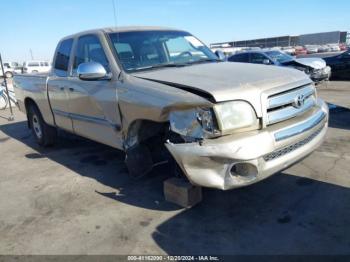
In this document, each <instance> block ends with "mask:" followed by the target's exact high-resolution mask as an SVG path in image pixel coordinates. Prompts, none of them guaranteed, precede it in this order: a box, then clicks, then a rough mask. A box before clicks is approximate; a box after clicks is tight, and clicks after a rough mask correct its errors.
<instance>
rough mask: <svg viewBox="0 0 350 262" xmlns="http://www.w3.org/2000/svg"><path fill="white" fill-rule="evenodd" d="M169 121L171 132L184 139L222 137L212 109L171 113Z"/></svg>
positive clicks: (195, 109)
mask: <svg viewBox="0 0 350 262" xmlns="http://www.w3.org/2000/svg"><path fill="white" fill-rule="evenodd" d="M169 120H170V128H171V130H172V131H173V132H175V133H177V134H179V135H181V136H183V137H184V138H194V139H203V138H211V137H215V136H218V135H220V132H219V131H218V129H217V124H216V120H215V115H214V112H213V110H212V109H210V108H208V109H203V108H193V109H188V110H183V111H174V112H171V113H170V116H169ZM185 140H186V141H188V139H185ZM190 140H191V139H190Z"/></svg>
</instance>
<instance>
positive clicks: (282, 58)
mask: <svg viewBox="0 0 350 262" xmlns="http://www.w3.org/2000/svg"><path fill="white" fill-rule="evenodd" d="M266 54H267V55H268V56H269V57H270V58H271V59H272V60H273V61H275V62H278V63H281V64H283V63H286V62H289V61H292V60H294V58H293V57H292V56H290V55H287V54H285V53H282V52H280V51H268V52H266Z"/></svg>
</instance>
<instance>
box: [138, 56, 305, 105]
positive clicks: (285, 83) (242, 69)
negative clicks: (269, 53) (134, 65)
mask: <svg viewBox="0 0 350 262" xmlns="http://www.w3.org/2000/svg"><path fill="white" fill-rule="evenodd" d="M132 75H133V76H134V77H138V78H142V79H145V80H150V81H155V82H161V83H164V84H169V85H172V84H176V85H181V86H184V87H187V88H192V89H193V90H197V91H200V92H205V93H207V94H210V95H211V96H212V97H213V98H214V99H215V101H216V102H221V101H228V100H234V99H243V100H247V101H250V102H251V103H252V104H253V103H255V104H257V103H258V101H259V103H260V96H261V92H263V91H264V90H267V89H273V88H277V89H278V91H280V90H281V88H282V90H281V91H283V89H285V90H287V89H290V88H295V87H297V86H300V85H303V84H308V83H310V82H311V80H310V79H309V78H308V77H307V76H306V75H305V74H304V73H303V72H301V71H299V70H295V69H290V68H283V67H278V66H266V65H255V64H248V63H231V62H221V63H206V64H197V65H192V66H186V67H176V68H162V69H159V70H153V71H143V72H136V73H133V74H132ZM173 86H175V85H173ZM253 100H254V101H253ZM257 100H258V101H257ZM260 104H261V103H260ZM260 107H261V105H260Z"/></svg>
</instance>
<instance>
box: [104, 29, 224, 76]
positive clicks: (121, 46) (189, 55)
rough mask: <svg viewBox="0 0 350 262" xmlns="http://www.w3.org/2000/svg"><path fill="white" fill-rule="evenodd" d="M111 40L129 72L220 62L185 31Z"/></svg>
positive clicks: (144, 33) (125, 34) (120, 35)
mask: <svg viewBox="0 0 350 262" xmlns="http://www.w3.org/2000/svg"><path fill="white" fill-rule="evenodd" d="M109 37H110V39H111V42H112V44H113V47H114V48H115V50H116V53H117V56H118V59H119V61H120V63H121V64H122V66H123V68H124V70H125V71H128V72H132V71H138V70H146V69H152V68H159V67H163V66H164V67H166V66H186V65H191V64H194V63H199V62H210V61H217V60H218V57H217V56H216V55H215V54H214V53H213V52H212V51H211V50H210V49H209V48H208V47H206V46H205V45H204V44H203V43H202V42H201V41H199V40H198V39H197V38H195V37H194V36H192V35H190V34H189V33H187V32H183V31H135V32H121V33H111V34H109Z"/></svg>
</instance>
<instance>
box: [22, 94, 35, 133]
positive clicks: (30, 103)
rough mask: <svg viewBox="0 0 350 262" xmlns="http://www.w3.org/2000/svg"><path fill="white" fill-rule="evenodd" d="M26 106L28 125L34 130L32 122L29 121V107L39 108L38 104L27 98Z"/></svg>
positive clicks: (25, 100)
mask: <svg viewBox="0 0 350 262" xmlns="http://www.w3.org/2000/svg"><path fill="white" fill-rule="evenodd" d="M24 106H25V109H26V113H27V124H28V127H29V128H32V127H31V124H30V121H29V115H28V114H29V107H30V106H35V107H36V108H38V106H37V104H36V103H35V101H34V100H33V99H31V98H29V97H27V98H26V99H24Z"/></svg>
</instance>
